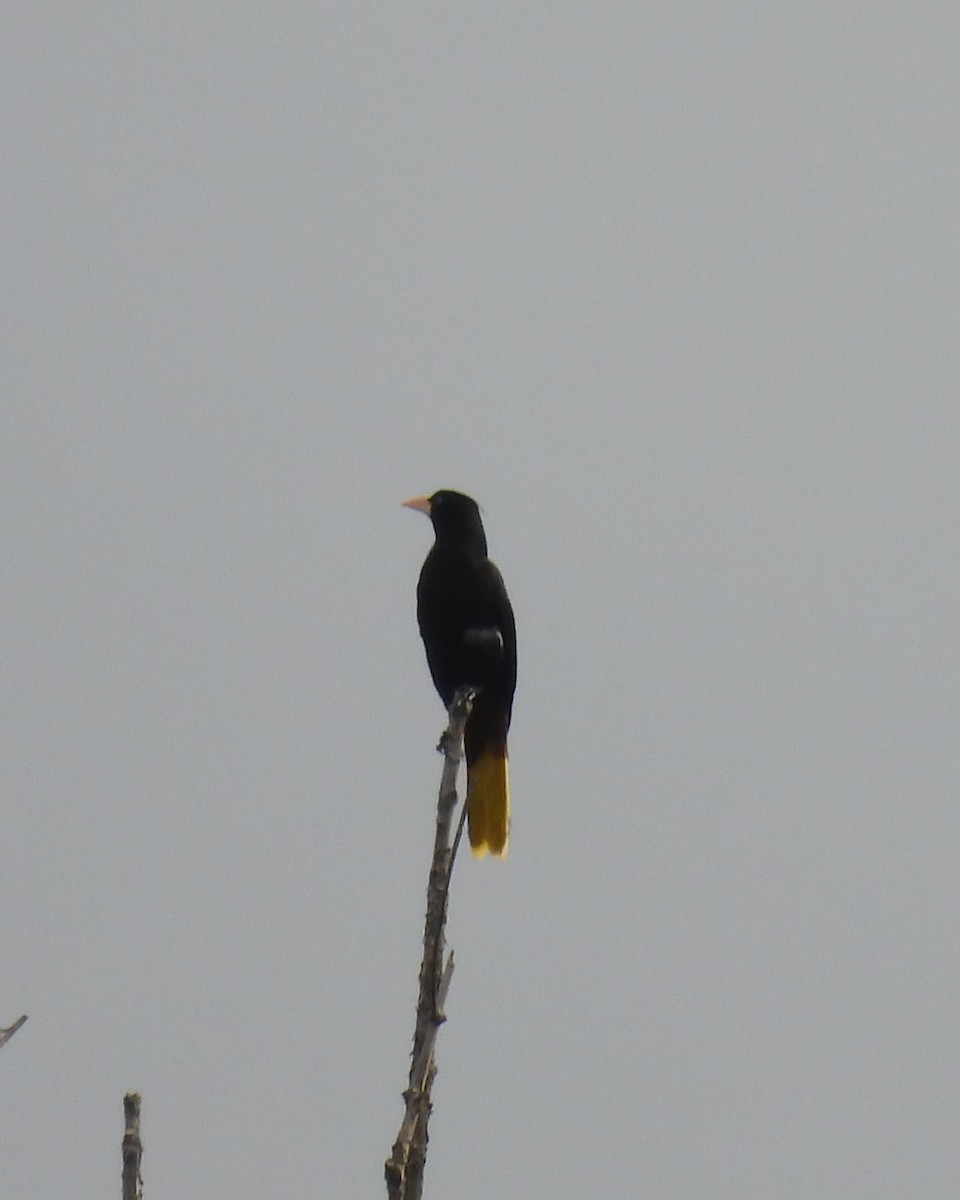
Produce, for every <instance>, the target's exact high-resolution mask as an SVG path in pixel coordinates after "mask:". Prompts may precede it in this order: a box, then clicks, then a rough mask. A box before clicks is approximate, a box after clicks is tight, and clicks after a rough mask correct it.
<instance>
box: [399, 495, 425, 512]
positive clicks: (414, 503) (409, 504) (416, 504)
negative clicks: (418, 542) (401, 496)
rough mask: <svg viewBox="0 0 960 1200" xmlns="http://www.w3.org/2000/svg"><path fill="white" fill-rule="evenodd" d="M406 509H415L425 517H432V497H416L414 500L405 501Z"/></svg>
mask: <svg viewBox="0 0 960 1200" xmlns="http://www.w3.org/2000/svg"><path fill="white" fill-rule="evenodd" d="M403 507H404V508H415V509H416V510H417V512H422V513H423V514H424V515H425V516H427V517H429V516H430V497H429V496H414V497H413V499H412V500H404V502H403Z"/></svg>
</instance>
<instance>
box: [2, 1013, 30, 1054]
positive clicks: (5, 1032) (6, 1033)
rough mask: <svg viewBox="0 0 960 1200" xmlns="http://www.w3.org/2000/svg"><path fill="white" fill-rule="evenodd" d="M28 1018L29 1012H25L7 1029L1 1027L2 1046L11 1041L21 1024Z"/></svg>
mask: <svg viewBox="0 0 960 1200" xmlns="http://www.w3.org/2000/svg"><path fill="white" fill-rule="evenodd" d="M26 1019H27V1014H26V1013H24V1014H23V1016H22V1017H18V1018H17V1019H16V1020H15V1021H14V1023H13V1024H12V1025H9V1026H7V1028H6V1029H0V1046H3V1045H6V1043H7V1042H9V1041H10V1039H11V1038H12V1037H13V1035H14V1034H15V1033H16V1032H17V1030H18V1029H19V1028H20V1026H21V1025H22V1024H23V1023H24V1021H26Z"/></svg>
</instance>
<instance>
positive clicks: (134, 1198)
mask: <svg viewBox="0 0 960 1200" xmlns="http://www.w3.org/2000/svg"><path fill="white" fill-rule="evenodd" d="M123 1117H124V1122H125V1129H124V1133H123V1142H122V1144H121V1153H122V1155H123V1174H122V1176H121V1178H122V1180H123V1200H143V1179H142V1177H141V1175H140V1159H141V1158H142V1156H143V1145H142V1144H141V1142H140V1096H139V1094H138V1093H137V1092H127V1094H126V1095H125V1096H124V1098H123Z"/></svg>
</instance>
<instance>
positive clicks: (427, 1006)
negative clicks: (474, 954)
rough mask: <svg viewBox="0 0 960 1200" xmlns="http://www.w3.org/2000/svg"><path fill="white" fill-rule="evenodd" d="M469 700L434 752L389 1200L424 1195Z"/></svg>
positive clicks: (460, 695)
mask: <svg viewBox="0 0 960 1200" xmlns="http://www.w3.org/2000/svg"><path fill="white" fill-rule="evenodd" d="M473 697H474V692H473V690H472V689H471V688H461V689H460V690H459V691H458V692H457V694H456V696H454V698H453V703H452V704H451V705H450V712H449V722H448V724H447V728H446V730H445V731H444V733H443V736H442V737H441V739H440V745H439V747H438V749H439V750H441V751H442V752H443V756H444V758H443V772H442V775H441V777H440V795H439V798H438V802H437V824H436V833H435V836H434V843H433V861H432V863H431V865H430V879H429V882H428V884H427V915H426V920H425V921H424V929H423V961H422V962H421V964H420V994H419V997H418V999H417V1022H416V1028H415V1030H414V1035H413V1061H412V1063H411V1065H410V1079H409V1083H408V1085H407V1090H406V1091H405V1092H404V1093H403V1098H404V1101H405V1102H406V1111H405V1112H404V1116H403V1121H402V1122H401V1124H400V1130H399V1132H398V1134H397V1140H396V1142H395V1143H394V1146H393V1150H392V1151H391V1154H390V1157H389V1158H388V1159H387V1161H386V1163H385V1165H384V1174H385V1176H386V1180H387V1196H388V1198H389V1200H420V1197H421V1194H422V1191H423V1168H424V1164H425V1162H426V1157H427V1126H428V1124H429V1120H430V1108H431V1103H430V1093H431V1089H432V1087H433V1079H434V1076H435V1074H436V1064H435V1063H434V1050H435V1048H436V1044H437V1034H438V1032H439V1030H440V1026H441V1025H442V1024H443V1022H444V1021H445V1020H446V1018H445V1016H444V1014H443V1005H444V1001H445V1000H446V996H447V992H448V990H449V988H450V980H451V977H452V975H453V953H452V951H451V953H449V954H448V955H446V958H444V938H443V933H444V926H445V925H446V920H447V896H448V893H449V889H450V875H451V872H452V871H453V863H454V857H455V854H456V847H457V845H458V844H459V840H460V831H461V830H462V828H463V821H462V819H461V822H460V827H459V829H458V833H457V839H456V842H455V843H454V846H453V848H452V849H451V844H450V831H451V828H452V824H453V812H454V809H455V808H456V806H457V770H458V768H459V766H460V760H461V758H462V757H463V730H464V726H465V725H466V723H467V717H468V716H469V715H470V710H471V708H472V706H473Z"/></svg>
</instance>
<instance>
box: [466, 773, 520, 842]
mask: <svg viewBox="0 0 960 1200" xmlns="http://www.w3.org/2000/svg"><path fill="white" fill-rule="evenodd" d="M467 829H468V831H469V834H470V850H471V852H472V853H473V856H474V858H483V857H484V856H485V855H486V854H488V853H489V854H492V855H494V857H495V858H503V857H504V856H505V855H506V853H507V834H508V831H509V829H510V784H509V781H508V778H507V758H506V755H503V756H498V755H494V754H489V753H486V752H485V753H483V754H481V755H480V757H479V758H478V759H476V760H475V761H474V762H472V763H471V764H470V769H469V772H468V779H467Z"/></svg>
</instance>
